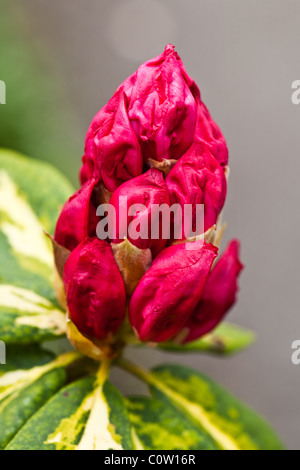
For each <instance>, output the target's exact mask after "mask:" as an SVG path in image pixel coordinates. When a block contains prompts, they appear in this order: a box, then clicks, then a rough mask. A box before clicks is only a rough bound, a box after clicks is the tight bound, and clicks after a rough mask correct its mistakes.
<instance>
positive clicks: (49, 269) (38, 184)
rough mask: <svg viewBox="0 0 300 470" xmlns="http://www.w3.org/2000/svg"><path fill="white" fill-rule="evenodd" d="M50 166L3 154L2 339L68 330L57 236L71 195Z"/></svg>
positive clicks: (24, 340) (0, 222) (0, 158)
mask: <svg viewBox="0 0 300 470" xmlns="http://www.w3.org/2000/svg"><path fill="white" fill-rule="evenodd" d="M72 191H73V188H72V187H71V185H70V183H69V182H68V181H67V180H66V179H65V178H64V177H63V176H62V175H61V174H60V173H59V172H58V171H57V170H55V169H54V168H53V167H52V166H50V165H48V164H46V163H42V162H39V161H37V160H33V159H29V158H26V157H23V156H21V155H19V154H17V153H15V152H12V151H9V150H0V339H1V340H2V341H5V342H6V343H28V342H40V341H44V340H48V339H52V338H54V337H57V336H60V335H62V334H63V333H64V332H65V317H64V313H63V312H62V311H61V310H60V308H59V307H58V305H57V302H56V297H55V294H54V291H53V286H52V284H53V273H54V269H53V255H52V248H51V245H50V242H49V240H48V239H47V238H46V236H45V234H44V232H43V231H44V230H45V231H47V232H49V233H53V232H54V228H55V223H56V220H57V217H58V214H59V211H60V209H61V207H62V205H63V204H64V202H65V201H66V199H67V198H68V197H69V195H70V194H71V193H72Z"/></svg>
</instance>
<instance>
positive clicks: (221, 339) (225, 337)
mask: <svg viewBox="0 0 300 470" xmlns="http://www.w3.org/2000/svg"><path fill="white" fill-rule="evenodd" d="M254 341H255V334H254V333H253V332H252V331H250V330H247V329H246V328H242V327H241V326H237V325H233V324H231V323H222V324H221V325H219V326H218V327H217V328H216V329H215V330H213V331H212V332H211V333H209V334H207V335H205V336H203V337H202V338H200V339H198V340H196V341H192V342H191V343H187V344H185V345H180V344H176V343H172V342H167V343H161V344H158V345H157V347H158V348H160V349H164V350H166V351H172V352H179V353H185V352H187V353H192V352H205V353H213V354H218V355H230V354H233V353H236V352H238V351H241V350H243V349H246V348H247V347H249V346H250V345H251V344H252V343H253V342H254Z"/></svg>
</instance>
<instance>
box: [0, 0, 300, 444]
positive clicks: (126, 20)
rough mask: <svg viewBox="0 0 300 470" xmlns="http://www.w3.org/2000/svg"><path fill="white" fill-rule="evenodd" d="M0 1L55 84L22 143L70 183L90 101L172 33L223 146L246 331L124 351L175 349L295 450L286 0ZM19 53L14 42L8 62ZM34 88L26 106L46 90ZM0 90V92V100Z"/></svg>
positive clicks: (155, 357)
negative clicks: (191, 350) (209, 340)
mask: <svg viewBox="0 0 300 470" xmlns="http://www.w3.org/2000/svg"><path fill="white" fill-rule="evenodd" d="M11 4H13V5H11ZM1 6H2V7H4V8H5V9H6V12H8V10H10V11H9V14H10V20H11V21H12V22H13V23H14V22H16V23H15V24H17V25H20V24H22V28H20V27H19V26H18V28H17V29H18V34H19V37H20V41H21V42H22V43H25V42H26V41H29V42H28V44H29V43H30V42H31V43H32V44H33V46H30V47H34V48H36V50H38V52H39V56H40V59H39V60H40V62H38V63H37V69H39V64H40V69H43V68H44V69H43V70H44V80H46V78H45V77H47V79H48V80H49V77H52V75H51V74H53V70H55V74H54V76H55V81H59V82H60V83H61V87H60V91H59V92H58V91H57V93H56V92H55V91H53V90H52V95H51V97H50V101H51V103H52V106H53V107H55V108H56V112H57V113H58V118H57V119H59V118H60V119H61V121H59V122H61V124H60V126H59V130H58V131H57V132H56V131H55V130H53V129H52V130H49V132H47V133H45V136H43V145H42V146H41V150H40V151H39V152H40V153H39V154H35V152H36V151H35V150H34V148H35V149H36V148H37V147H36V145H35V146H34V145H32V146H31V148H32V149H33V150H32V152H31V153H32V155H33V156H35V157H37V158H44V159H47V160H51V161H52V162H53V163H54V164H56V165H57V166H59V167H60V168H61V169H62V170H63V171H64V172H65V173H66V174H68V176H69V177H70V179H71V180H72V181H73V182H74V183H75V182H76V177H77V171H78V169H79V166H80V158H81V155H82V152H83V144H84V137H85V132H86V130H87V128H88V125H89V123H90V121H91V119H92V118H93V116H94V114H95V113H96V112H97V111H98V109H99V108H100V107H102V106H103V105H104V104H105V103H106V101H107V100H108V99H109V98H110V96H111V95H112V94H113V92H114V90H115V88H116V87H117V86H118V85H119V83H120V82H121V81H122V80H124V79H125V78H126V77H127V76H128V75H129V74H131V73H133V72H134V71H135V69H136V68H137V67H138V65H139V64H140V63H141V62H143V61H145V60H147V59H150V58H151V57H153V56H155V55H157V54H159V53H160V52H162V50H163V49H164V46H165V45H166V43H168V42H171V43H173V44H174V45H175V46H176V48H177V51H178V52H179V54H180V55H181V57H182V59H183V61H184V63H185V66H186V68H187V70H188V73H189V74H190V75H191V76H192V77H193V78H194V79H195V80H196V82H197V83H198V85H199V86H200V89H201V92H202V97H203V100H204V101H205V103H206V104H207V106H208V107H209V109H210V111H211V113H212V115H213V117H214V119H215V120H216V121H217V122H218V124H219V125H220V126H221V128H222V130H223V132H224V134H225V137H226V139H227V142H228V145H229V149H230V167H231V176H230V185H229V194H228V199H227V205H226V210H225V216H226V220H227V221H228V229H227V233H226V239H227V240H228V239H229V238H230V237H239V238H240V239H241V241H242V259H243V262H244V264H245V266H246V269H245V271H244V272H243V275H242V278H241V283H240V284H241V291H240V297H239V302H238V304H237V305H236V306H235V308H234V309H233V311H232V313H231V314H230V316H229V319H230V320H231V321H234V322H236V323H238V324H240V325H244V326H247V327H249V328H251V329H253V330H255V331H256V332H257V336H258V340H257V343H256V344H255V345H254V346H253V347H252V348H251V349H249V350H248V351H246V352H243V353H241V354H240V355H238V356H236V357H233V358H230V359H218V358H210V357H203V356H202V355H192V356H175V357H174V356H173V355H172V356H171V355H170V354H169V355H168V354H165V353H159V352H156V351H155V352H153V351H151V350H143V351H142V350H139V351H138V353H137V351H130V355H131V357H134V356H136V355H137V354H138V356H139V360H140V362H141V363H143V364H145V365H153V364H156V363H159V362H161V361H176V360H177V361H179V362H182V363H185V364H189V365H192V366H194V367H195V368H197V369H199V370H202V371H205V372H206V373H208V374H209V375H210V376H212V377H213V378H215V379H217V380H218V381H219V382H220V383H222V384H223V385H224V386H226V387H228V388H229V389H230V390H231V391H232V392H234V393H235V394H236V395H237V396H239V397H240V398H242V399H243V400H245V401H246V402H248V403H249V404H250V405H252V406H254V407H255V408H256V409H257V410H258V411H260V412H261V413H262V414H264V415H265V416H266V417H267V418H268V420H269V421H270V422H271V423H272V424H273V426H274V427H275V428H276V429H277V431H278V432H279V433H280V434H281V436H282V437H283V439H284V441H285V443H286V444H287V445H288V447H289V448H293V449H300V403H299V398H298V394H299V391H300V366H298V367H297V366H294V365H292V363H291V353H292V350H291V343H292V342H293V341H294V340H295V339H300V316H299V303H300V298H299V297H300V289H299V279H300V272H299V271H300V262H299V261H300V260H299V258H300V253H299V231H300V220H299V200H300V184H299V175H300V158H299V150H300V132H299V124H300V105H299V106H295V105H293V104H292V102H291V94H292V90H291V83H292V81H293V80H296V79H300V65H299V63H300V62H299V44H300V32H299V18H300V2H299V1H297V0H251V1H249V0H59V1H58V0H57V1H53V0H27V1H26V2H22V1H19V0H18V1H16V0H15V1H14V2H8V1H6V0H1ZM20 31H21V32H20ZM24 41H25V42H24ZM5 46H6V44H1V46H0V47H1V49H2V53H3V55H4V56H5V55H6V56H7V53H8V52H7V50H6V49H5ZM19 63H21V65H20V66H22V57H21V53H20V56H19V57H18V54H16V56H15V62H14V67H15V68H14V69H12V70H15V69H16V70H19V69H18V64H19ZM49 64H51V74H50V75H49V73H50V72H49V73H48V72H47V67H49ZM45 67H46V69H45ZM40 69H39V70H40ZM1 70H2V72H3V73H4V74H5V70H4V69H3V68H2V67H1V68H0V71H1ZM49 70H50V67H49ZM13 75H14V74H13V73H12V76H13ZM0 78H2V77H0ZM2 79H3V78H2ZM7 80H8V79H7ZM53 80H54V79H53ZM53 80H52V81H53ZM8 81H9V80H8ZM22 81H23V87H25V88H26V86H27V83H26V80H25V78H24V77H23V78H22ZM41 83H43V78H42V79H41ZM29 86H30V85H29ZM8 90H9V83H8ZM38 93H40V95H39V96H38V100H37V104H35V106H36V108H32V109H35V113H34V114H35V116H36V115H38V112H39V109H40V112H41V113H42V112H43V110H42V108H43V101H44V100H49V96H44V95H43V93H42V91H40V89H36V90H35V92H34V93H33V94H38ZM9 103H10V96H9V95H8V97H7V105H6V107H7V109H9V106H10V104H9ZM39 103H40V104H39ZM32 106H33V105H32ZM28 107H29V111H28V112H30V108H31V105H30V102H28ZM61 109H64V111H60V110H61ZM62 116H63V118H62ZM20 119H21V120H22V116H20ZM43 119H44V118H43ZM39 120H40V119H39ZM53 120H54V119H53ZM55 122H58V121H57V120H56V119H55ZM36 125H37V126H38V125H39V123H37V124H36ZM32 126H33V128H30V129H29V130H28V132H29V133H30V132H32V133H34V132H35V129H36V128H35V127H34V126H35V125H34V124H32ZM43 127H45V126H43ZM41 132H42V130H41ZM59 132H60V133H62V134H63V135H62V137H61V140H60V141H58V140H57V138H58V137H57V135H58V134H59ZM39 135H41V134H39ZM70 140H71V141H72V142H70ZM66 141H67V144H68V149H67V150H66V151H65V150H63V149H64V147H63V145H66ZM56 142H61V145H60V144H59V145H57V150H56V151H55V150H54V149H52V147H53V143H56ZM7 145H10V143H9V142H8V143H7ZM47 149H48V150H49V149H51V152H50V151H48V153H47ZM26 150H27V149H26ZM225 241H226V240H225ZM114 379H115V381H116V382H117V383H118V384H119V385H120V386H121V388H122V389H123V391H125V392H138V391H140V390H141V385H140V384H139V383H138V382H137V381H134V380H128V376H125V375H123V374H121V375H120V374H119V373H118V374H116V373H114Z"/></svg>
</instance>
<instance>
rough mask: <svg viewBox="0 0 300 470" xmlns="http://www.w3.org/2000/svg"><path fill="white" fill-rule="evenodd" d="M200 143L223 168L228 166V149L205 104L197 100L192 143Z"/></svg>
mask: <svg viewBox="0 0 300 470" xmlns="http://www.w3.org/2000/svg"><path fill="white" fill-rule="evenodd" d="M196 142H200V143H202V144H204V145H206V146H207V148H208V149H209V150H210V151H211V153H212V155H213V156H214V157H215V158H216V159H217V160H218V162H219V163H220V165H222V166H223V167H224V166H226V165H227V164H228V148H227V144H226V140H225V138H224V136H223V134H222V132H221V130H220V128H219V126H218V125H217V124H216V123H215V121H214V120H213V119H212V117H211V115H210V113H209V111H208V109H207V107H206V106H205V104H204V103H203V102H202V101H201V100H198V106H197V124H196V129H195V137H194V143H196Z"/></svg>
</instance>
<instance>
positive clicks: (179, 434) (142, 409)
mask: <svg viewBox="0 0 300 470" xmlns="http://www.w3.org/2000/svg"><path fill="white" fill-rule="evenodd" d="M126 403H127V407H128V410H129V417H130V421H131V424H132V426H133V428H134V442H135V446H136V449H137V450H141V449H146V450H214V449H216V448H217V447H216V445H215V443H214V441H213V439H212V438H211V437H210V436H209V435H207V433H205V432H203V431H202V430H201V429H199V427H198V426H196V425H195V424H194V423H193V422H192V421H191V420H190V419H189V418H188V417H187V416H185V415H184V414H182V413H179V412H178V410H177V409H176V408H175V407H174V405H173V404H172V403H171V402H170V400H169V399H168V398H167V397H166V396H164V395H161V396H160V397H159V399H157V398H146V397H129V398H128V399H127V400H126Z"/></svg>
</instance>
